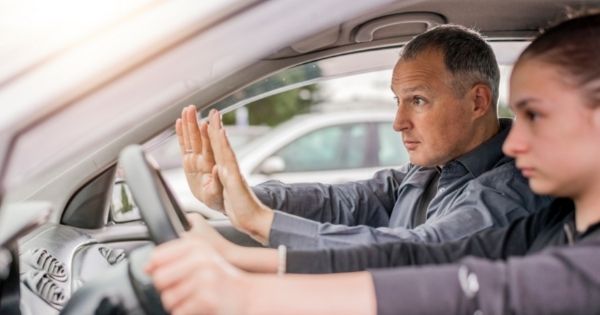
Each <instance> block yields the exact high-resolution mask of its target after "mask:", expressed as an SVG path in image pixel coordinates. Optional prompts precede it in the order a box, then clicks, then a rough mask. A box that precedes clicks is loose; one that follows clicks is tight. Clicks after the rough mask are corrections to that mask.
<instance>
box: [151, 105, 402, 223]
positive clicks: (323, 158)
mask: <svg viewBox="0 0 600 315" xmlns="http://www.w3.org/2000/svg"><path fill="white" fill-rule="evenodd" d="M394 115H395V113H394V111H389V110H387V111H382V110H375V111H347V112H323V113H312V114H304V115H299V116H297V117H295V118H293V119H291V120H290V121H287V122H285V123H283V124H282V125H280V126H278V127H277V128H274V129H273V130H271V131H270V132H268V133H266V134H264V135H262V136H261V137H258V138H256V139H254V140H253V141H251V142H249V143H247V144H245V145H241V146H238V148H237V150H235V151H236V156H237V158H238V161H239V165H240V170H241V171H242V173H243V174H244V175H245V177H246V179H247V181H248V183H249V184H250V185H256V184H259V183H262V182H264V181H266V180H280V181H283V182H285V183H298V182H318V183H329V184H336V183H343V182H347V181H355V180H361V179H367V178H370V177H371V176H372V175H373V174H374V173H375V172H376V171H377V170H380V169H382V168H385V167H388V168H393V167H398V166H400V165H402V164H404V163H407V162H408V154H407V152H406V150H405V149H404V147H403V145H402V142H401V139H400V135H399V134H398V133H396V132H395V131H394V130H393V129H392V122H393V120H394ZM171 146H172V145H171ZM162 173H163V176H164V177H165V180H166V181H167V183H168V184H169V186H170V187H171V189H172V190H173V191H174V193H175V195H176V197H177V198H178V200H179V201H180V202H181V204H182V206H183V208H184V209H188V210H191V209H195V210H198V211H202V212H203V213H207V214H208V213H210V212H206V211H205V210H206V209H204V206H203V204H202V203H201V202H199V201H197V200H196V198H195V197H194V196H193V195H192V194H191V192H190V189H189V188H188V185H187V181H186V179H185V175H184V173H183V170H182V169H181V168H172V169H168V170H163V172H162ZM213 215H214V214H213Z"/></svg>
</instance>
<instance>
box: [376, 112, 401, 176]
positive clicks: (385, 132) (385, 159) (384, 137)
mask: <svg viewBox="0 0 600 315" xmlns="http://www.w3.org/2000/svg"><path fill="white" fill-rule="evenodd" d="M377 132H378V134H379V137H378V139H379V150H378V157H379V166H398V165H402V164H404V163H407V162H408V153H407V152H406V149H405V148H404V145H402V138H401V136H400V134H399V133H397V132H395V131H394V129H392V126H391V124H390V123H387V122H386V123H379V124H377Z"/></svg>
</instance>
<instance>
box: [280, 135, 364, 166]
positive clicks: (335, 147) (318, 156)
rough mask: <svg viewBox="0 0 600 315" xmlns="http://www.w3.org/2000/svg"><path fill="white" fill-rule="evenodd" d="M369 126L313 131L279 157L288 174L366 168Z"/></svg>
mask: <svg viewBox="0 0 600 315" xmlns="http://www.w3.org/2000/svg"><path fill="white" fill-rule="evenodd" d="M366 135H367V130H366V125H365V124H359V125H340V126H333V127H327V128H323V129H319V130H317V131H313V132H311V133H309V134H307V135H305V136H303V137H301V138H299V139H297V140H295V141H293V142H292V143H290V144H288V145H287V146H285V147H284V148H283V149H281V150H280V151H279V152H278V153H277V154H275V155H277V156H279V157H281V158H282V159H283V161H284V163H285V168H284V172H302V171H320V170H334V169H344V168H357V167H361V166H363V165H364V154H363V152H365V147H364V146H365V143H366V141H365V139H366Z"/></svg>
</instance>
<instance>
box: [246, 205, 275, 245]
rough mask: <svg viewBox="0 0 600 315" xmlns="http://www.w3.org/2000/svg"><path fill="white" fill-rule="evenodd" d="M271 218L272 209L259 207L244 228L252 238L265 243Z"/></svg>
mask: <svg viewBox="0 0 600 315" xmlns="http://www.w3.org/2000/svg"><path fill="white" fill-rule="evenodd" d="M273 218H274V212H273V210H271V209H269V208H267V207H259V208H258V210H257V211H256V213H255V215H254V216H253V218H252V220H251V221H250V222H249V223H250V224H248V226H247V227H246V230H247V231H248V233H249V234H250V236H252V238H254V239H255V240H257V241H259V242H260V243H261V244H263V245H267V243H268V242H269V234H270V232H271V225H272V224H273Z"/></svg>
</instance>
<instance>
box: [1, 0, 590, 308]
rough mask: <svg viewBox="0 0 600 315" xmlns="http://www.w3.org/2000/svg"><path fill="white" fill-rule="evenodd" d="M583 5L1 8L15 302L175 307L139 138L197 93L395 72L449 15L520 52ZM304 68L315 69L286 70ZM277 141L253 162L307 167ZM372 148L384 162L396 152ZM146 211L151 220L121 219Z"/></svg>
mask: <svg viewBox="0 0 600 315" xmlns="http://www.w3.org/2000/svg"><path fill="white" fill-rule="evenodd" d="M580 3H581V2H580V1H579V0H577V1H576V0H552V1H550V0H532V1H518V0H487V1H472V0H456V1H452V2H448V1H434V0H416V1H400V0H364V1H363V0H361V1H352V2H349V1H346V0H324V1H304V0H287V1H258V0H250V1H248V0H246V1H241V0H222V1H196V0H171V1H98V2H93V6H92V3H90V2H83V1H81V2H77V3H75V2H73V1H61V0H56V1H50V2H48V3H47V4H46V2H43V1H32V2H29V1H18V2H15V3H14V4H2V5H0V7H1V8H2V9H1V10H0V16H1V18H0V21H1V24H2V27H0V43H2V45H1V46H2V49H0V57H2V60H3V63H2V64H1V65H0V104H1V105H0V202H1V208H0V313H1V314H27V315H29V314H49V315H52V314H58V313H59V312H61V311H63V312H67V313H68V314H69V313H70V314H93V313H97V312H98V311H99V310H104V311H107V310H109V311H110V310H112V311H117V310H118V311H124V310H126V312H129V313H136V312H137V314H140V313H154V312H155V311H158V310H160V305H159V299H158V298H157V296H156V294H155V293H156V292H154V295H152V292H153V291H152V286H151V284H150V283H149V282H143V281H142V280H144V278H143V273H142V272H141V270H142V266H143V264H144V262H145V261H146V260H144V259H143V256H139V255H142V253H144V252H143V250H144V248H147V247H146V246H148V245H149V244H151V243H160V242H162V241H164V240H165V239H168V237H177V235H178V234H177V232H178V231H181V229H182V228H184V226H185V224H184V220H182V219H181V216H180V214H181V213H179V212H177V204H176V203H173V202H172V198H171V197H172V196H171V195H170V193H169V189H168V187H165V185H164V183H163V182H162V181H161V179H160V177H159V173H157V172H154V170H153V168H152V167H151V166H150V164H149V162H147V160H145V159H144V158H143V155H142V153H140V152H141V151H136V150H137V149H138V147H129V145H131V144H139V145H142V147H143V148H144V149H145V150H147V151H151V150H152V149H153V148H154V147H155V146H156V145H158V144H159V143H161V142H162V141H164V140H165V139H166V138H168V137H169V136H170V135H172V134H173V131H172V129H171V128H172V126H173V122H174V121H175V119H176V118H177V117H178V116H179V115H180V112H181V109H182V108H183V107H184V106H186V105H188V104H196V106H197V108H198V109H199V110H200V111H201V112H202V117H204V116H205V114H206V112H207V111H208V110H210V109H212V108H217V109H220V110H223V111H230V110H233V109H234V108H238V107H241V106H243V105H245V104H247V103H249V102H252V101H253V100H256V99H260V98H264V97H267V96H269V95H273V94H275V93H280V92H283V91H285V90H288V89H292V88H297V87H299V86H303V85H308V84H313V83H315V82H318V81H320V80H327V79H330V78H335V77H344V76H349V75H353V74H356V73H365V72H370V71H377V70H381V69H390V68H391V67H392V66H393V64H394V63H395V61H396V59H397V56H398V52H399V50H400V49H401V47H402V45H403V44H404V43H405V42H406V41H407V40H408V39H410V38H411V37H412V36H413V35H415V34H418V33H421V32H423V31H424V30H426V29H427V28H429V27H432V26H435V25H438V24H443V23H456V24H462V25H466V26H474V27H477V29H479V30H480V31H481V32H482V33H483V34H484V35H485V36H486V38H487V39H488V40H489V41H490V43H491V45H492V47H493V48H494V50H495V51H496V53H497V57H498V61H499V63H501V64H511V63H512V62H513V61H514V59H515V57H516V56H517V55H518V53H519V52H520V51H521V49H522V48H523V47H524V46H525V45H527V42H528V41H529V40H530V39H531V38H532V36H534V35H535V34H536V33H537V31H538V29H540V28H543V27H545V26H547V25H548V23H549V22H550V21H554V20H556V18H557V17H558V16H561V15H562V13H563V8H565V7H573V6H575V7H576V6H577V5H579V4H580ZM585 3H586V4H587V5H588V7H589V6H592V7H598V6H600V3H599V2H598V1H587V2H585ZM104 5H114V6H115V7H117V8H118V10H117V11H118V14H117V13H114V14H110V12H112V11H110V10H107V9H105V8H104V9H102V8H99V7H102V6H104ZM40 6H41V7H40ZM107 12H109V14H107ZM324 12H327V13H328V14H323V13H324ZM36 23H46V24H36ZM307 69H308V70H310V71H304V70H307ZM299 70H302V71H301V73H303V76H295V75H290V76H281V75H279V74H281V73H291V74H293V73H296V72H295V71H299ZM280 136H281V137H283V135H280ZM354 136H356V137H359V136H360V133H359V132H358V131H357V134H355V135H354ZM307 139H308V138H307ZM272 142H274V140H273V141H271V142H269V143H272ZM398 142H399V141H398ZM331 143H332V144H333V145H345V143H344V142H336V141H331ZM309 144H312V143H310V142H309V141H308V140H307V144H306V145H309ZM264 146H266V144H264ZM318 146H319V145H318ZM126 147H127V148H128V149H127V150H126V151H125V152H126V153H127V152H129V153H128V154H124V155H123V156H122V160H121V161H122V162H123V163H125V162H130V163H125V164H127V166H126V167H125V172H124V173H123V174H117V172H118V171H117V170H118V168H119V167H123V166H124V165H121V166H119V167H118V166H117V162H118V160H119V153H120V152H121V151H122V150H123V148H126ZM319 147H320V146H319ZM256 150H258V149H256ZM290 150H292V149H290ZM356 151H357V152H358V150H356ZM271 152H276V153H277V154H275V156H279V157H281V158H282V160H283V163H280V162H281V160H280V161H279V162H277V161H276V162H271V163H270V165H269V163H267V162H265V161H266V160H261V159H259V158H256V162H254V163H256V164H254V165H256V167H255V168H253V169H252V170H251V171H250V172H251V173H252V172H253V171H254V170H257V169H258V170H261V169H262V172H263V173H265V171H266V173H269V172H271V173H272V174H274V173H277V172H276V171H277V170H286V167H287V169H288V170H291V169H292V167H295V169H299V166H292V165H293V164H292V160H291V157H290V155H289V154H290V153H285V152H284V149H283V148H282V149H281V150H279V151H277V150H275V151H271ZM294 152H298V151H294ZM300 152H304V151H302V150H300ZM371 152H377V154H378V157H379V158H380V159H381V157H386V156H396V155H395V154H389V155H388V154H387V153H385V154H384V153H381V154H382V155H379V154H380V153H379V151H377V150H373V151H371ZM138 153H139V154H138ZM136 154H137V155H136ZM265 156H266V158H267V159H268V157H269V156H272V155H269V154H266V155H265ZM285 158H288V160H285ZM362 159H363V160H364V159H365V158H362ZM367 160H368V159H367ZM356 161H361V157H359V156H356V159H354V158H352V159H349V158H348V160H347V161H346V162H344V163H349V165H357V164H360V163H358V162H356ZM131 162H134V163H131ZM341 162H343V160H340V161H336V165H337V163H341ZM248 163H249V162H248ZM352 163H355V164H352ZM395 163H396V162H395V161H394V162H390V164H395ZM282 164H283V165H282ZM298 165H301V164H298ZM332 165H333V164H329V167H333V166H332ZM248 167H249V168H250V169H251V168H252V167H250V166H248ZM269 167H270V170H269ZM274 170H275V171H274ZM135 171H140V172H141V174H142V175H148V176H146V177H144V176H136V175H140V174H138V173H136V172H135ZM280 173H281V174H284V173H283V172H280ZM286 173H287V174H291V173H293V172H292V171H289V172H286ZM119 175H123V176H119ZM290 176H291V175H290ZM115 178H118V181H117V182H116V183H115ZM123 179H124V180H125V181H124V182H123V181H122V180H123ZM140 192H141V193H140ZM144 192H145V193H144ZM136 196H137V197H136ZM134 209H139V210H140V211H141V212H142V213H143V214H144V220H139V219H137V217H136V216H131V217H128V218H127V219H126V220H118V219H117V214H118V213H124V214H128V213H132V211H134ZM211 223H212V224H214V225H218V228H219V231H221V232H222V233H224V234H225V235H226V236H227V237H228V238H230V239H231V240H233V241H235V242H238V243H241V244H249V243H248V242H249V241H248V238H247V237H246V236H244V235H242V234H239V233H236V232H235V230H233V229H232V228H231V226H230V225H229V224H228V222H227V221H224V220H215V221H212V222H211ZM165 231H168V232H165ZM165 233H166V234H165ZM167 234H168V235H167ZM165 237H166V238H165ZM255 245H256V244H255ZM136 257H137V258H136ZM140 257H142V258H140ZM146 280H147V279H146ZM140 281H142V282H140ZM147 294H149V295H147ZM65 308H66V309H65Z"/></svg>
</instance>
